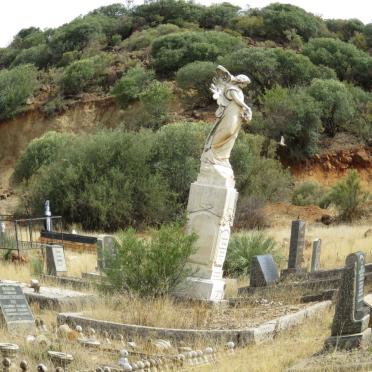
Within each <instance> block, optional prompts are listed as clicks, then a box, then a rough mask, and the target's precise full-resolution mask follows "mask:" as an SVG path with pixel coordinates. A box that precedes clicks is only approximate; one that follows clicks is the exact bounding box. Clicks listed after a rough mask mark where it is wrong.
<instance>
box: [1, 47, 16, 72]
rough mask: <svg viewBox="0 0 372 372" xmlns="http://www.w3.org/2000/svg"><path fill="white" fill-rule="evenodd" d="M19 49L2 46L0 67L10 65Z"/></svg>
mask: <svg viewBox="0 0 372 372" xmlns="http://www.w3.org/2000/svg"><path fill="white" fill-rule="evenodd" d="M17 54H18V50H17V49H14V48H0V68H8V67H10V65H11V63H12V62H13V60H14V59H15V58H16V56H17Z"/></svg>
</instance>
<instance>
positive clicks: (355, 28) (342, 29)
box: [325, 18, 364, 41]
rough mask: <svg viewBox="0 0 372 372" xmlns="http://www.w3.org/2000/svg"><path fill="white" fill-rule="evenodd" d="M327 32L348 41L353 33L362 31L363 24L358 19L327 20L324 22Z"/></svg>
mask: <svg viewBox="0 0 372 372" xmlns="http://www.w3.org/2000/svg"><path fill="white" fill-rule="evenodd" d="M325 23H326V25H327V27H328V29H329V31H331V32H333V33H334V34H336V35H337V37H338V38H339V39H341V40H343V41H349V40H350V39H351V38H352V37H353V36H354V35H355V33H357V32H359V33H362V32H363V31H364V24H363V22H361V21H359V19H355V18H354V19H327V20H326V21H325Z"/></svg>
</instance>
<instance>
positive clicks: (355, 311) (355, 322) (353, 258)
mask: <svg viewBox="0 0 372 372" xmlns="http://www.w3.org/2000/svg"><path fill="white" fill-rule="evenodd" d="M364 264H365V262H364V254H363V253H362V252H356V253H352V254H349V255H348V256H347V258H346V267H345V269H344V272H343V274H342V279H341V286H340V289H339V293H338V298H337V303H336V311H335V316H334V318H333V323H332V336H337V335H348V334H355V333H361V332H363V331H364V330H365V329H366V328H367V327H368V321H369V310H368V307H367V306H365V304H364V301H363V298H364V276H365V268H364Z"/></svg>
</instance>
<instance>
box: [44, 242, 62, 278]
mask: <svg viewBox="0 0 372 372" xmlns="http://www.w3.org/2000/svg"><path fill="white" fill-rule="evenodd" d="M46 264H47V274H48V275H55V276H58V275H63V274H66V272H67V267H66V260H65V252H64V250H63V246H62V245H55V244H53V245H49V244H48V245H47V246H46Z"/></svg>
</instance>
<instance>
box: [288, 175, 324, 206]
mask: <svg viewBox="0 0 372 372" xmlns="http://www.w3.org/2000/svg"><path fill="white" fill-rule="evenodd" d="M325 197H326V190H325V189H324V188H323V187H322V186H321V185H319V184H318V183H317V182H312V181H305V182H303V183H301V184H299V185H297V186H296V187H295V189H294V191H293V194H292V203H293V204H294V205H318V206H320V207H323V206H324V204H325V203H324V202H325Z"/></svg>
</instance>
